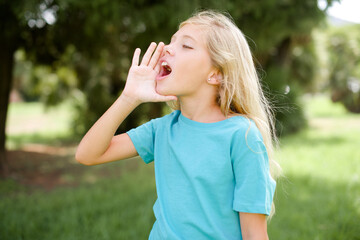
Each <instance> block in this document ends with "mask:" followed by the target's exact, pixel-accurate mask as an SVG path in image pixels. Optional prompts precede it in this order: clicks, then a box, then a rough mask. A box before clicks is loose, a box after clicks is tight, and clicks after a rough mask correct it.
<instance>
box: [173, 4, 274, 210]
mask: <svg viewBox="0 0 360 240" xmlns="http://www.w3.org/2000/svg"><path fill="white" fill-rule="evenodd" d="M227 15H228V14H226V15H225V14H222V13H220V12H215V11H212V10H206V11H200V12H197V13H195V14H194V15H193V16H192V17H190V18H189V19H187V20H186V21H184V22H182V23H181V24H180V26H179V28H181V27H183V26H184V25H186V24H193V25H197V26H200V27H202V28H204V29H205V30H206V31H205V32H206V34H207V48H208V51H209V54H210V57H211V60H212V63H213V65H214V67H216V68H217V69H218V70H219V71H220V72H221V74H222V76H223V78H222V80H221V82H220V86H219V91H218V98H217V100H218V104H219V106H220V108H221V111H222V113H223V114H224V115H225V116H228V115H230V114H240V115H243V116H245V117H247V118H249V119H252V120H253V121H254V122H255V124H256V126H257V127H258V129H259V131H260V133H261V135H262V137H263V140H264V144H265V146H266V150H267V153H268V157H269V165H270V173H271V175H272V177H273V178H276V176H277V175H278V174H280V166H279V165H278V164H277V162H276V161H275V160H274V156H273V155H274V143H275V144H277V138H276V134H275V127H274V120H273V113H272V111H271V107H270V105H269V103H268V101H267V99H266V98H265V96H264V93H263V91H262V88H261V85H260V81H259V78H258V75H257V72H256V69H255V65H254V62H253V57H252V54H251V51H250V47H249V45H248V43H247V41H246V39H245V36H244V35H243V33H242V32H241V30H240V29H239V28H238V27H237V26H236V24H235V23H234V22H233V20H232V18H231V17H230V16H227ZM168 104H169V106H170V107H171V108H173V109H179V108H180V105H179V102H178V101H177V102H176V101H173V102H169V103H168ZM249 129H250V127H249ZM273 210H274V208H273ZM272 212H274V211H272Z"/></svg>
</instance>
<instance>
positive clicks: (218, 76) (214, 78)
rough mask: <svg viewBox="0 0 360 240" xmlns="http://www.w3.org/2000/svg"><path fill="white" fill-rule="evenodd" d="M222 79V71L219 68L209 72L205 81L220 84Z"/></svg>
mask: <svg viewBox="0 0 360 240" xmlns="http://www.w3.org/2000/svg"><path fill="white" fill-rule="evenodd" d="M222 79H223V75H222V73H221V72H220V71H219V70H214V71H212V72H211V73H210V74H209V76H208V79H207V82H208V84H211V85H220V83H221V80H222Z"/></svg>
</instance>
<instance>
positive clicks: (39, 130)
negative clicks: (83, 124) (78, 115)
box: [6, 102, 73, 149]
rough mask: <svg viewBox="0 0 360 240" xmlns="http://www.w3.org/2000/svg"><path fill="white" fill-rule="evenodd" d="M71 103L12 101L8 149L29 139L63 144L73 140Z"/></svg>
mask: <svg viewBox="0 0 360 240" xmlns="http://www.w3.org/2000/svg"><path fill="white" fill-rule="evenodd" d="M72 113H73V111H72V107H71V103H69V102H65V103H63V104H61V105H59V106H56V107H51V108H45V106H44V105H43V104H42V103H39V102H32V103H11V104H10V106H9V113H8V118H7V126H6V133H7V142H6V146H7V149H17V148H20V147H21V146H22V145H24V144H26V143H42V144H61V143H63V142H64V141H65V140H68V141H71V138H72V136H71V135H72V131H71V128H70V126H71V120H72V119H71V118H72Z"/></svg>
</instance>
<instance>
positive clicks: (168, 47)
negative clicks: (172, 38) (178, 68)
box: [164, 44, 174, 56]
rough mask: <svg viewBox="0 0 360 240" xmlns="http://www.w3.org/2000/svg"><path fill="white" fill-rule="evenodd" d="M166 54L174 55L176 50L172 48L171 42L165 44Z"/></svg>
mask: <svg viewBox="0 0 360 240" xmlns="http://www.w3.org/2000/svg"><path fill="white" fill-rule="evenodd" d="M164 54H169V55H171V56H173V55H174V50H173V49H172V48H171V46H170V44H168V45H165V46H164Z"/></svg>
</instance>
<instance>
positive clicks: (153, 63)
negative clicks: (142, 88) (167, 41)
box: [149, 42, 164, 68]
mask: <svg viewBox="0 0 360 240" xmlns="http://www.w3.org/2000/svg"><path fill="white" fill-rule="evenodd" d="M163 48H164V43H163V42H160V43H159V45H158V46H157V48H156V50H155V53H154V54H153V55H152V57H151V59H150V63H149V67H151V68H155V66H156V64H157V63H158V61H159V58H160V55H161V53H162V50H163Z"/></svg>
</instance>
